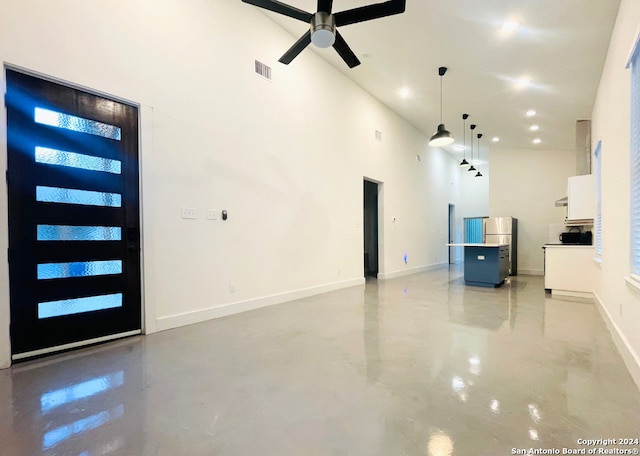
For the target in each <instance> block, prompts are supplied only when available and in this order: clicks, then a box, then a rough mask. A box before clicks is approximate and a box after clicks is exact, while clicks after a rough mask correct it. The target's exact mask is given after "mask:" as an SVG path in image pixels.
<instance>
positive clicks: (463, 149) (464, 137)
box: [462, 116, 467, 160]
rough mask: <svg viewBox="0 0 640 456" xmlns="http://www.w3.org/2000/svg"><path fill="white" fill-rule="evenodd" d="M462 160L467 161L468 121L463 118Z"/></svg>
mask: <svg viewBox="0 0 640 456" xmlns="http://www.w3.org/2000/svg"><path fill="white" fill-rule="evenodd" d="M462 153H463V154H464V155H463V156H462V158H463V159H464V160H466V159H467V119H465V118H464V116H463V117H462Z"/></svg>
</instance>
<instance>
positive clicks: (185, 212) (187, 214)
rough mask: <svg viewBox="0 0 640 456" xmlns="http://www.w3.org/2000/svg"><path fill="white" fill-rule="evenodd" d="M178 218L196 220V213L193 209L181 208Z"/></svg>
mask: <svg viewBox="0 0 640 456" xmlns="http://www.w3.org/2000/svg"><path fill="white" fill-rule="evenodd" d="M180 217H182V218H183V219H197V218H198V215H197V211H196V208H195V207H182V208H180Z"/></svg>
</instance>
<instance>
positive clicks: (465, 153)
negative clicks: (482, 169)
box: [460, 114, 473, 168]
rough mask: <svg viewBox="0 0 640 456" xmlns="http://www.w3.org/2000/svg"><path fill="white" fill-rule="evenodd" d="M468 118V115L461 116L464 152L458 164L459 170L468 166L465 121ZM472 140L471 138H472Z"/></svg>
mask: <svg viewBox="0 0 640 456" xmlns="http://www.w3.org/2000/svg"><path fill="white" fill-rule="evenodd" d="M468 118H469V114H462V147H463V149H462V150H463V151H464V156H463V158H462V161H461V162H460V168H466V167H467V166H469V162H468V161H467V142H466V141H467V132H466V129H467V119H468ZM472 139H473V138H472Z"/></svg>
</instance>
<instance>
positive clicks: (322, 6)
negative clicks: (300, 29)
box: [318, 0, 333, 14]
mask: <svg viewBox="0 0 640 456" xmlns="http://www.w3.org/2000/svg"><path fill="white" fill-rule="evenodd" d="M332 7H333V0H318V11H324V12H325V13H328V14H331V8H332Z"/></svg>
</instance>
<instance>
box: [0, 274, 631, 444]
mask: <svg viewBox="0 0 640 456" xmlns="http://www.w3.org/2000/svg"><path fill="white" fill-rule="evenodd" d="M0 406H1V408H0V442H2V443H1V447H0V448H1V450H0V453H1V454H2V455H3V456H13V455H20V456H25V455H30V456H32V455H39V454H44V455H73V456H103V455H242V456H247V455H278V456H282V455H358V456H359V455H385V456H386V455H430V456H447V455H507V454H516V453H514V452H513V451H514V450H513V449H520V450H522V449H526V450H527V451H528V450H529V449H530V448H536V449H537V448H545V449H548V448H554V449H559V450H560V451H561V452H562V449H563V448H584V445H580V444H579V443H578V439H595V438H611V439H615V438H621V437H631V438H640V431H639V429H640V426H639V424H640V393H639V391H638V389H637V388H636V386H635V385H634V384H633V382H632V380H631V377H630V376H629V374H628V372H627V371H626V369H625V367H624V365H623V362H622V359H621V358H620V356H619V354H618V353H617V351H616V349H615V347H614V345H613V342H612V340H611V337H610V335H609V333H608V332H607V329H606V327H605V325H604V323H603V321H602V319H601V317H600V315H599V313H598V310H597V308H596V307H595V305H594V304H593V303H592V302H590V301H585V300H582V301H568V300H556V299H552V298H551V297H550V296H549V295H545V293H544V289H543V281H542V277H533V276H519V277H517V278H512V279H511V282H510V283H506V284H505V285H504V286H503V287H502V288H498V289H489V288H475V287H465V286H464V284H463V281H462V271H461V270H460V268H456V267H452V269H451V270H449V269H446V268H443V269H439V270H436V271H431V272H428V273H423V274H416V275H412V276H408V277H404V278H399V279H394V280H388V281H384V282H383V281H380V282H377V281H375V280H368V281H367V284H366V286H365V287H356V288H351V289H347V290H342V291H337V292H333V293H328V294H324V295H320V296H315V297H312V298H308V299H303V300H300V301H295V302H291V303H287V304H282V305H279V306H273V307H270V308H265V309H260V310H256V311H252V312H247V313H244V314H240V315H234V316H231V317H227V318H223V319H219V320H214V321H210V322H206V323H202V324H198V325H193V326H189V327H185V328H180V329H177V330H172V331H166V332H163V333H158V334H153V335H150V336H148V337H135V338H131V339H127V340H123V341H119V342H114V343H111V344H105V345H101V346H98V347H94V348H89V349H84V350H80V351H77V352H73V353H67V354H63V355H59V356H53V357H50V358H46V359H41V360H35V361H31V362H27V363H22V364H19V365H16V366H14V367H13V368H12V369H8V370H4V371H0ZM613 447H614V446H610V447H609V448H613ZM632 447H633V448H637V447H638V445H632ZM621 448H629V447H628V446H626V447H625V446H621Z"/></svg>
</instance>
